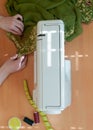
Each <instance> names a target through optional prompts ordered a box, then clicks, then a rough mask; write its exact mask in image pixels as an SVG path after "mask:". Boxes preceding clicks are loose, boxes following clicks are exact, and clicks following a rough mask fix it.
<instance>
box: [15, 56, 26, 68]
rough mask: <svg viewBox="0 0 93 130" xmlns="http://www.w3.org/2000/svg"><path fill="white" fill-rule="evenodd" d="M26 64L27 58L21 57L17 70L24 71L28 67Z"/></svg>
mask: <svg viewBox="0 0 93 130" xmlns="http://www.w3.org/2000/svg"><path fill="white" fill-rule="evenodd" d="M26 62H27V57H26V56H22V57H20V59H19V65H18V69H17V70H20V69H23V68H24V67H25V65H26Z"/></svg>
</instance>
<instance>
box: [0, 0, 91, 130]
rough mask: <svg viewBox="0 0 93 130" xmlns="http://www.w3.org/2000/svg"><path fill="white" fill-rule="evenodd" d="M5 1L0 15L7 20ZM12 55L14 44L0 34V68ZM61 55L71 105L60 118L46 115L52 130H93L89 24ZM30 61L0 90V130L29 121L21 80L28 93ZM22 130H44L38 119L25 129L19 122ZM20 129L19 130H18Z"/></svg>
mask: <svg viewBox="0 0 93 130" xmlns="http://www.w3.org/2000/svg"><path fill="white" fill-rule="evenodd" d="M5 1H6V0H3V1H0V13H1V15H5V16H7V12H6V9H5V7H4V4H5ZM15 53H16V48H15V46H14V44H13V43H12V42H11V41H10V40H9V39H8V37H7V36H6V32H5V31H3V30H0V65H2V64H3V63H4V61H6V59H8V58H9V57H10V56H12V55H14V54H15ZM65 55H66V57H68V58H69V59H70V60H71V73H72V75H71V77H72V103H71V106H70V107H68V108H67V109H65V110H64V111H63V112H62V114H60V115H48V119H49V121H50V123H51V124H52V126H53V128H54V130H93V125H92V124H93V99H92V98H93V23H90V24H89V25H83V33H82V34H81V35H80V36H78V37H77V38H75V39H74V40H73V41H72V42H68V43H66V44H65ZM33 63H34V57H33V54H31V55H29V56H28V63H27V66H26V68H25V69H24V70H22V71H20V72H17V73H14V74H12V75H10V76H9V77H8V78H7V80H6V81H5V82H4V83H3V85H2V86H1V87H0V130H8V129H9V128H8V126H7V125H8V120H9V119H10V118H11V117H13V116H16V117H19V118H20V119H22V117H24V116H27V117H29V118H31V119H33V112H34V111H35V110H34V108H33V107H32V106H31V105H30V104H29V102H28V101H27V99H26V96H25V92H24V89H23V80H24V79H26V80H27V81H28V85H29V89H30V93H31V94H32V90H33V87H34V64H33ZM22 126H24V128H21V129H23V130H28V129H31V130H46V127H45V126H44V123H43V121H42V119H41V118H40V123H39V124H37V125H35V126H32V127H30V128H29V125H27V124H26V123H24V122H23V121H22ZM21 129H20V130H21Z"/></svg>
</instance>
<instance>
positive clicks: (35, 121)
mask: <svg viewBox="0 0 93 130" xmlns="http://www.w3.org/2000/svg"><path fill="white" fill-rule="evenodd" d="M33 115H34V123H39V122H40V119H39V113H38V112H34V114H33Z"/></svg>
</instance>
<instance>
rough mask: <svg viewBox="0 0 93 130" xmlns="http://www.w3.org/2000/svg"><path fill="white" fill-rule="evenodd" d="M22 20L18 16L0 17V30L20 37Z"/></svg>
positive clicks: (22, 28)
mask: <svg viewBox="0 0 93 130" xmlns="http://www.w3.org/2000/svg"><path fill="white" fill-rule="evenodd" d="M22 21H23V18H22V16H21V15H20V14H16V15H15V16H7V17H4V16H0V28H1V29H3V30H5V31H8V32H11V33H13V34H16V35H22V32H23V30H24V24H23V22H22Z"/></svg>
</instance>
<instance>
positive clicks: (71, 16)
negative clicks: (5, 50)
mask: <svg viewBox="0 0 93 130" xmlns="http://www.w3.org/2000/svg"><path fill="white" fill-rule="evenodd" d="M76 2H77V0H7V3H6V8H7V11H8V12H9V14H10V15H15V14H17V13H19V14H21V15H22V16H23V19H24V21H23V22H24V26H25V29H24V32H23V35H22V36H21V37H20V36H15V35H13V34H11V33H9V34H8V36H9V37H10V39H11V40H13V41H14V43H15V45H16V47H17V50H18V52H17V53H18V54H19V55H24V54H29V53H32V52H33V51H34V50H35V48H36V25H37V22H38V21H40V20H53V19H55V20H56V19H60V20H63V22H64V24H65V40H66V41H71V40H73V39H74V38H75V37H77V36H78V35H79V34H80V33H81V32H82V26H81V14H80V11H79V9H78V8H77V7H76Z"/></svg>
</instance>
